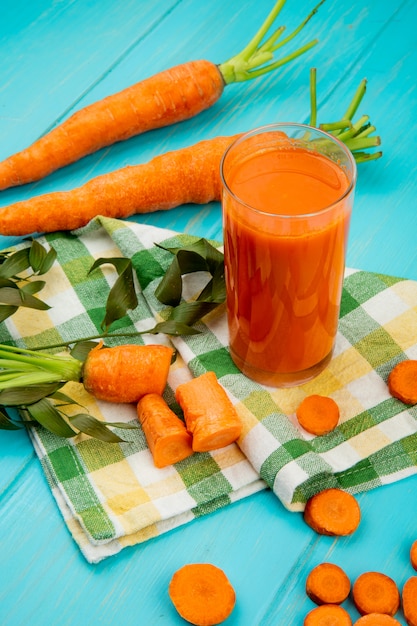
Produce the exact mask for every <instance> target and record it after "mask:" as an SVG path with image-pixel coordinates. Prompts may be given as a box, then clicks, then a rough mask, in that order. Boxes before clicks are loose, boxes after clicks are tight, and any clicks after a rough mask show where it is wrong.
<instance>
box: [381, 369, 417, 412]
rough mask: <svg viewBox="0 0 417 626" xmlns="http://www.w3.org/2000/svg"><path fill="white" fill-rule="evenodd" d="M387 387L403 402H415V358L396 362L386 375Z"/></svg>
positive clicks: (416, 393) (416, 373) (416, 387)
mask: <svg viewBox="0 0 417 626" xmlns="http://www.w3.org/2000/svg"><path fill="white" fill-rule="evenodd" d="M388 389H389V392H390V394H391V395H392V396H394V398H398V399H399V400H401V401H402V402H404V403H405V404H417V360H412V359H410V360H408V361H401V363H398V364H397V365H396V366H395V367H394V368H393V369H392V370H391V372H390V375H389V376H388Z"/></svg>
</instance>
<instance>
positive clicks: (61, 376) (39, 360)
mask: <svg viewBox="0 0 417 626" xmlns="http://www.w3.org/2000/svg"><path fill="white" fill-rule="evenodd" d="M2 359H4V361H3V360H2ZM11 361H15V363H16V364H17V365H16V366H15V367H16V369H17V368H18V367H19V365H20V364H22V363H23V364H25V365H26V367H25V368H24V371H22V372H21V375H20V376H16V377H15V381H17V380H18V379H19V380H20V382H19V384H17V382H16V385H15V386H20V387H23V386H25V385H29V384H39V383H40V382H55V381H59V380H62V381H68V380H75V381H79V380H81V375H82V363H81V361H78V359H74V357H72V356H69V355H54V354H39V352H35V351H34V350H27V349H24V348H17V347H15V346H6V345H0V368H1V369H6V370H7V369H10V368H11V367H12V365H11ZM31 376H34V377H35V378H36V382H28V377H31ZM22 381H23V382H22ZM3 388H4V387H3Z"/></svg>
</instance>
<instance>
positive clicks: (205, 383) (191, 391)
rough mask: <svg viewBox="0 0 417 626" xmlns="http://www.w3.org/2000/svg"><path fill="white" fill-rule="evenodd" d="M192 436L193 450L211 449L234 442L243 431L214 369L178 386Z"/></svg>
mask: <svg viewBox="0 0 417 626" xmlns="http://www.w3.org/2000/svg"><path fill="white" fill-rule="evenodd" d="M175 396H176V399H177V402H178V403H179V405H180V406H181V408H182V410H183V412H184V419H185V423H186V425H187V429H188V430H189V432H190V433H191V434H192V437H193V450H194V452H208V451H209V450H216V449H217V448H224V447H225V446H227V445H229V444H231V443H233V442H234V441H236V439H237V438H238V437H239V436H240V434H241V432H242V422H241V420H240V418H239V416H238V414H237V412H236V409H235V408H234V406H233V404H232V403H231V402H230V400H229V398H228V396H227V394H226V392H225V390H224V389H223V387H222V386H221V385H220V383H219V382H218V380H217V377H216V375H215V374H214V372H206V373H205V374H202V375H201V376H198V377H197V378H193V379H191V380H189V381H188V382H186V383H182V384H181V385H179V386H178V387H177V389H176V392H175Z"/></svg>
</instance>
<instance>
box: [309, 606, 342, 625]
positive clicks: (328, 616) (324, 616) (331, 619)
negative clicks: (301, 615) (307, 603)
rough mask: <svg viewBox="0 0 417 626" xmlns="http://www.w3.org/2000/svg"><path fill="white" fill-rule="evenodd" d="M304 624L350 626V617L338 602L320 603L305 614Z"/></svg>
mask: <svg viewBox="0 0 417 626" xmlns="http://www.w3.org/2000/svg"><path fill="white" fill-rule="evenodd" d="M304 626H352V619H351V617H350V615H349V613H348V612H347V611H346V610H345V609H344V608H343V607H341V606H339V605H338V604H322V605H321V606H318V607H316V608H315V609H313V610H312V611H310V613H308V614H307V615H306V617H305V619H304Z"/></svg>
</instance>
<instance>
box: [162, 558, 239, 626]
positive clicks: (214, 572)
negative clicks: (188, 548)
mask: <svg viewBox="0 0 417 626" xmlns="http://www.w3.org/2000/svg"><path fill="white" fill-rule="evenodd" d="M168 593H169V597H170V598H171V601H172V603H173V605H174V606H175V608H176V609H177V611H178V613H179V614H180V615H181V617H182V618H183V619H185V620H186V621H187V622H189V623H190V624H194V625H195V626H213V625H214V624H220V623H222V622H224V621H225V620H226V619H227V618H228V617H229V615H230V614H231V613H232V611H233V609H234V606H235V602H236V594H235V590H234V589H233V587H232V585H231V583H230V581H229V579H228V578H227V576H226V574H225V573H224V571H223V570H222V569H220V568H219V567H216V566H215V565H212V564H211V563H188V564H187V565H183V567H181V568H180V569H178V570H177V571H176V572H175V573H174V575H173V576H172V578H171V581H170V583H169V589H168Z"/></svg>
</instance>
